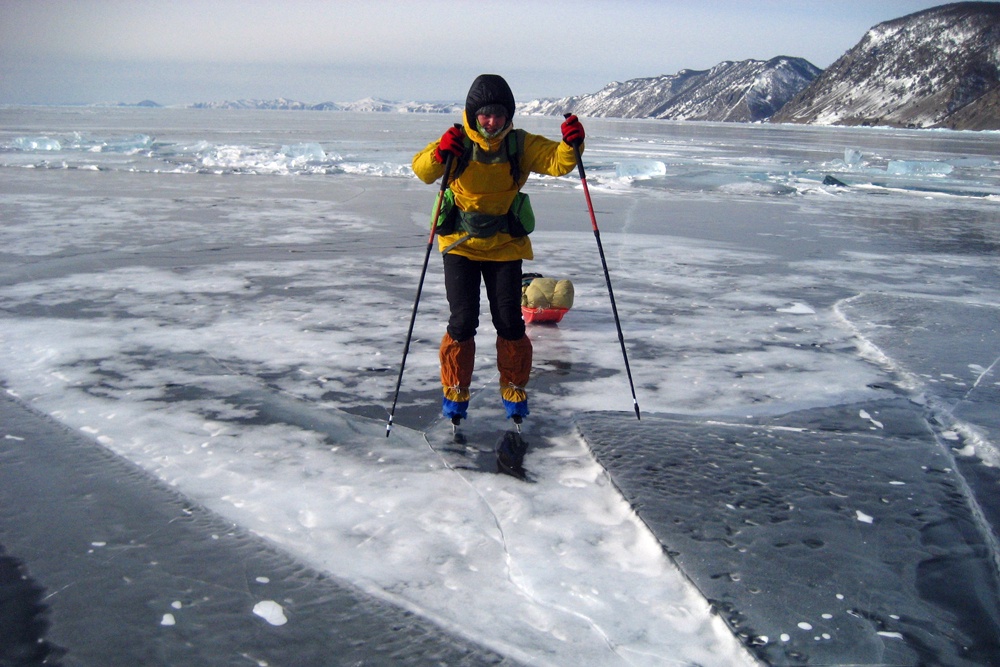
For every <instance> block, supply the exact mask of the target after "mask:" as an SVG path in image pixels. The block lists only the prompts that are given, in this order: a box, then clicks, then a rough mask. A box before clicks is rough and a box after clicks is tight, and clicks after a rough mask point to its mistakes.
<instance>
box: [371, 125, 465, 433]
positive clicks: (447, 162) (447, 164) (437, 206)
mask: <svg viewBox="0 0 1000 667" xmlns="http://www.w3.org/2000/svg"><path fill="white" fill-rule="evenodd" d="M456 127H461V126H459V125H456ZM454 157H455V156H454V155H453V154H452V153H448V155H447V157H445V159H444V174H443V175H442V176H441V189H440V190H438V195H437V201H436V202H435V203H434V214H433V215H432V216H431V235H430V238H428V239H427V252H426V253H425V254H424V268H423V269H422V270H421V271H420V282H419V283H417V296H416V298H415V299H414V300H413V312H411V313H410V328H409V330H408V331H407V332H406V344H405V345H403V360H402V361H401V362H400V364H399V377H397V378H396V393H395V395H394V396H393V397H392V408H391V409H390V410H389V421H388V422H386V425H385V437H387V438H388V437H389V431H391V430H392V417H393V415H394V414H396V401H398V400H399V387H400V386H401V385H402V384H403V369H404V368H406V355H407V354H408V353H409V351H410V340H411V339H412V338H413V323H414V322H416V321H417V306H418V305H419V304H420V293H421V292H422V291H423V289H424V277H425V276H426V275H427V264H428V263H429V262H430V258H431V248H432V247H433V246H434V235H435V234H436V233H437V219H438V215H439V214H440V213H441V202H442V201H443V200H444V191H445V190H447V189H448V177H449V176H450V175H451V163H452V161H453V158H454Z"/></svg>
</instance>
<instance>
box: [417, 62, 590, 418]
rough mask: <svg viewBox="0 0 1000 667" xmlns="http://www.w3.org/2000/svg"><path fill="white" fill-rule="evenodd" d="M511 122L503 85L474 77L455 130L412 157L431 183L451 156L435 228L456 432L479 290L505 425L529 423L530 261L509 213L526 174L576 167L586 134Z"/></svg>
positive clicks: (465, 397)
mask: <svg viewBox="0 0 1000 667" xmlns="http://www.w3.org/2000/svg"><path fill="white" fill-rule="evenodd" d="M513 117H514V94H513V93H512V92H511V89H510V86H509V85H507V82H506V81H505V80H504V79H503V77H501V76H499V75H496V74H483V75H480V76H479V77H477V78H476V79H475V81H473V83H472V86H471V87H470V88H469V94H468V96H467V97H466V102H465V111H464V114H463V123H462V126H461V127H458V126H455V127H451V128H449V129H448V130H447V131H446V132H445V133H444V134H443V135H442V136H441V138H440V139H439V140H435V141H432V142H431V143H429V144H428V145H427V146H426V147H425V148H424V149H423V150H421V151H420V152H418V153H417V154H416V155H415V156H414V158H413V172H414V173H415V174H416V175H417V177H418V178H420V179H421V180H422V181H423V182H424V183H427V184H430V183H434V182H435V181H437V180H438V179H439V178H442V177H443V176H444V172H445V164H446V163H447V162H448V156H449V155H451V156H452V160H451V162H452V164H453V167H452V173H450V174H449V175H448V178H449V181H448V191H446V192H445V197H444V200H445V201H453V207H452V208H451V209H450V211H449V213H448V215H447V216H445V220H444V222H443V223H441V224H439V226H438V232H439V234H438V248H439V249H440V250H441V252H442V255H443V262H444V284H445V292H446V294H447V299H448V306H449V309H450V315H449V318H448V326H447V330H446V332H445V334H444V336H443V338H442V340H441V348H440V361H441V384H442V389H443V394H444V395H443V397H442V412H443V414H444V416H445V417H447V418H450V419H451V421H452V423H454V424H456V425H457V424H459V423H460V421H461V420H462V419H466V418H467V417H468V407H469V387H470V385H471V384H472V372H473V367H474V363H475V353H476V343H475V335H476V329H477V328H478V326H479V312H480V311H479V308H480V303H479V293H480V285H481V284H485V285H486V296H487V298H488V300H489V306H490V315H491V316H492V320H493V326H494V328H495V329H496V333H497V341H496V355H497V368H498V370H499V371H500V395H501V400H502V403H503V406H504V409H505V411H506V415H507V418H508V419H512V420H513V421H515V422H516V423H518V424H520V423H521V421H522V419H523V418H524V417H526V416H527V415H528V414H529V411H528V396H527V393H526V390H525V386H526V385H527V384H528V379H529V377H530V374H531V356H532V346H531V340H530V339H529V338H528V336H527V335H526V333H525V326H524V320H523V319H522V316H521V266H522V262H523V261H525V260H531V259H533V258H534V255H533V251H532V247H531V241H530V239H529V238H528V236H527V232H530V231H531V230H530V229H526V228H525V225H524V224H523V223H522V222H521V220H520V219H519V218H518V217H517V216H516V215H513V214H512V211H511V209H512V205H513V204H514V202H515V200H516V199H519V197H518V195H519V193H520V190H521V188H522V187H523V186H524V184H525V181H527V179H528V175H529V173H531V172H534V173H538V174H546V175H549V176H563V175H565V174H568V173H569V172H571V171H572V170H573V169H574V168H575V167H576V153H575V151H574V149H573V145H574V144H575V145H577V146H579V148H580V150H583V146H582V142H583V140H584V136H585V133H584V129H583V125H582V124H581V123H580V121H579V119H578V118H577V117H576V116H569V117H568V118H567V119H566V120H565V122H563V124H562V141H553V140H551V139H548V138H546V137H543V136H540V135H536V134H529V133H527V132H525V131H524V130H520V129H518V130H515V129H514V127H513V123H512V121H513ZM449 191H450V192H449ZM522 196H523V195H522ZM439 220H440V218H439ZM532 224H533V223H532Z"/></svg>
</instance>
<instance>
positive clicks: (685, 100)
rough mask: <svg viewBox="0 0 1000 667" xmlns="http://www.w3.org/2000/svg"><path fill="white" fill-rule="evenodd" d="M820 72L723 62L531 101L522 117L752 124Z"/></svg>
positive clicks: (805, 65) (781, 60)
mask: <svg viewBox="0 0 1000 667" xmlns="http://www.w3.org/2000/svg"><path fill="white" fill-rule="evenodd" d="M820 71H821V70H819V69H818V68H817V67H815V66H814V65H812V64H811V63H810V62H809V61H807V60H803V59H802V58H788V57H784V56H780V57H777V58H772V59H771V60H767V61H764V60H743V61H740V62H729V61H727V62H723V63H720V64H718V65H716V66H715V67H713V68H712V69H709V70H700V71H695V70H681V71H680V72H678V73H677V74H672V75H664V76H658V77H652V78H644V79H629V80H628V81H625V82H624V83H619V82H614V83H610V84H608V85H607V86H605V87H604V88H603V89H602V90H600V91H598V92H596V93H593V94H591V95H582V96H576V97H565V98H562V99H557V100H551V99H550V100H535V101H532V102H528V103H526V104H523V105H520V106H519V112H520V113H524V114H540V115H555V114H563V113H570V112H572V113H576V114H580V115H585V116H602V117H613V118H661V119H668V120H713V121H734V122H754V121H760V120H764V119H767V118H769V117H770V116H771V115H773V114H774V113H775V112H776V111H777V110H778V109H780V108H781V107H782V106H784V104H785V103H786V102H788V100H790V99H792V97H794V96H795V95H796V94H797V93H799V92H800V91H801V90H802V89H803V88H805V87H806V86H808V85H809V84H810V83H811V82H812V81H813V80H814V79H816V77H817V76H819V74H820Z"/></svg>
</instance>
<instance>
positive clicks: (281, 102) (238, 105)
mask: <svg viewBox="0 0 1000 667" xmlns="http://www.w3.org/2000/svg"><path fill="white" fill-rule="evenodd" d="M191 108H193V109H265V110H274V109H277V110H283V111H369V112H381V113H385V112H389V113H455V112H457V111H458V110H460V109H463V108H465V107H464V105H462V104H458V103H457V102H390V101H388V100H382V99H378V98H375V97H366V98H365V99H363V100H358V101H356V102H320V103H319V104H310V103H308V102H299V101H296V100H287V99H285V98H283V97H279V98H277V99H273V100H226V101H223V102H197V103H195V104H192V105H191Z"/></svg>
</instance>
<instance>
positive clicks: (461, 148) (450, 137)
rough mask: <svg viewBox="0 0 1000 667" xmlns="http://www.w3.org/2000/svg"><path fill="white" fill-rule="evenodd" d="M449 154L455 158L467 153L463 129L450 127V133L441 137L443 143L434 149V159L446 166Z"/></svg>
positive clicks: (440, 142)
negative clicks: (445, 162)
mask: <svg viewBox="0 0 1000 667" xmlns="http://www.w3.org/2000/svg"><path fill="white" fill-rule="evenodd" d="M449 153H450V154H451V155H454V156H455V157H462V154H463V153H465V132H464V131H463V130H462V129H461V128H458V127H454V126H452V127H449V128H448V131H447V132H445V133H444V134H442V135H441V141H439V142H438V147H437V148H435V149H434V159H435V160H437V161H438V162H440V163H442V164H444V161H445V159H446V158H447V157H448V154H449Z"/></svg>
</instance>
